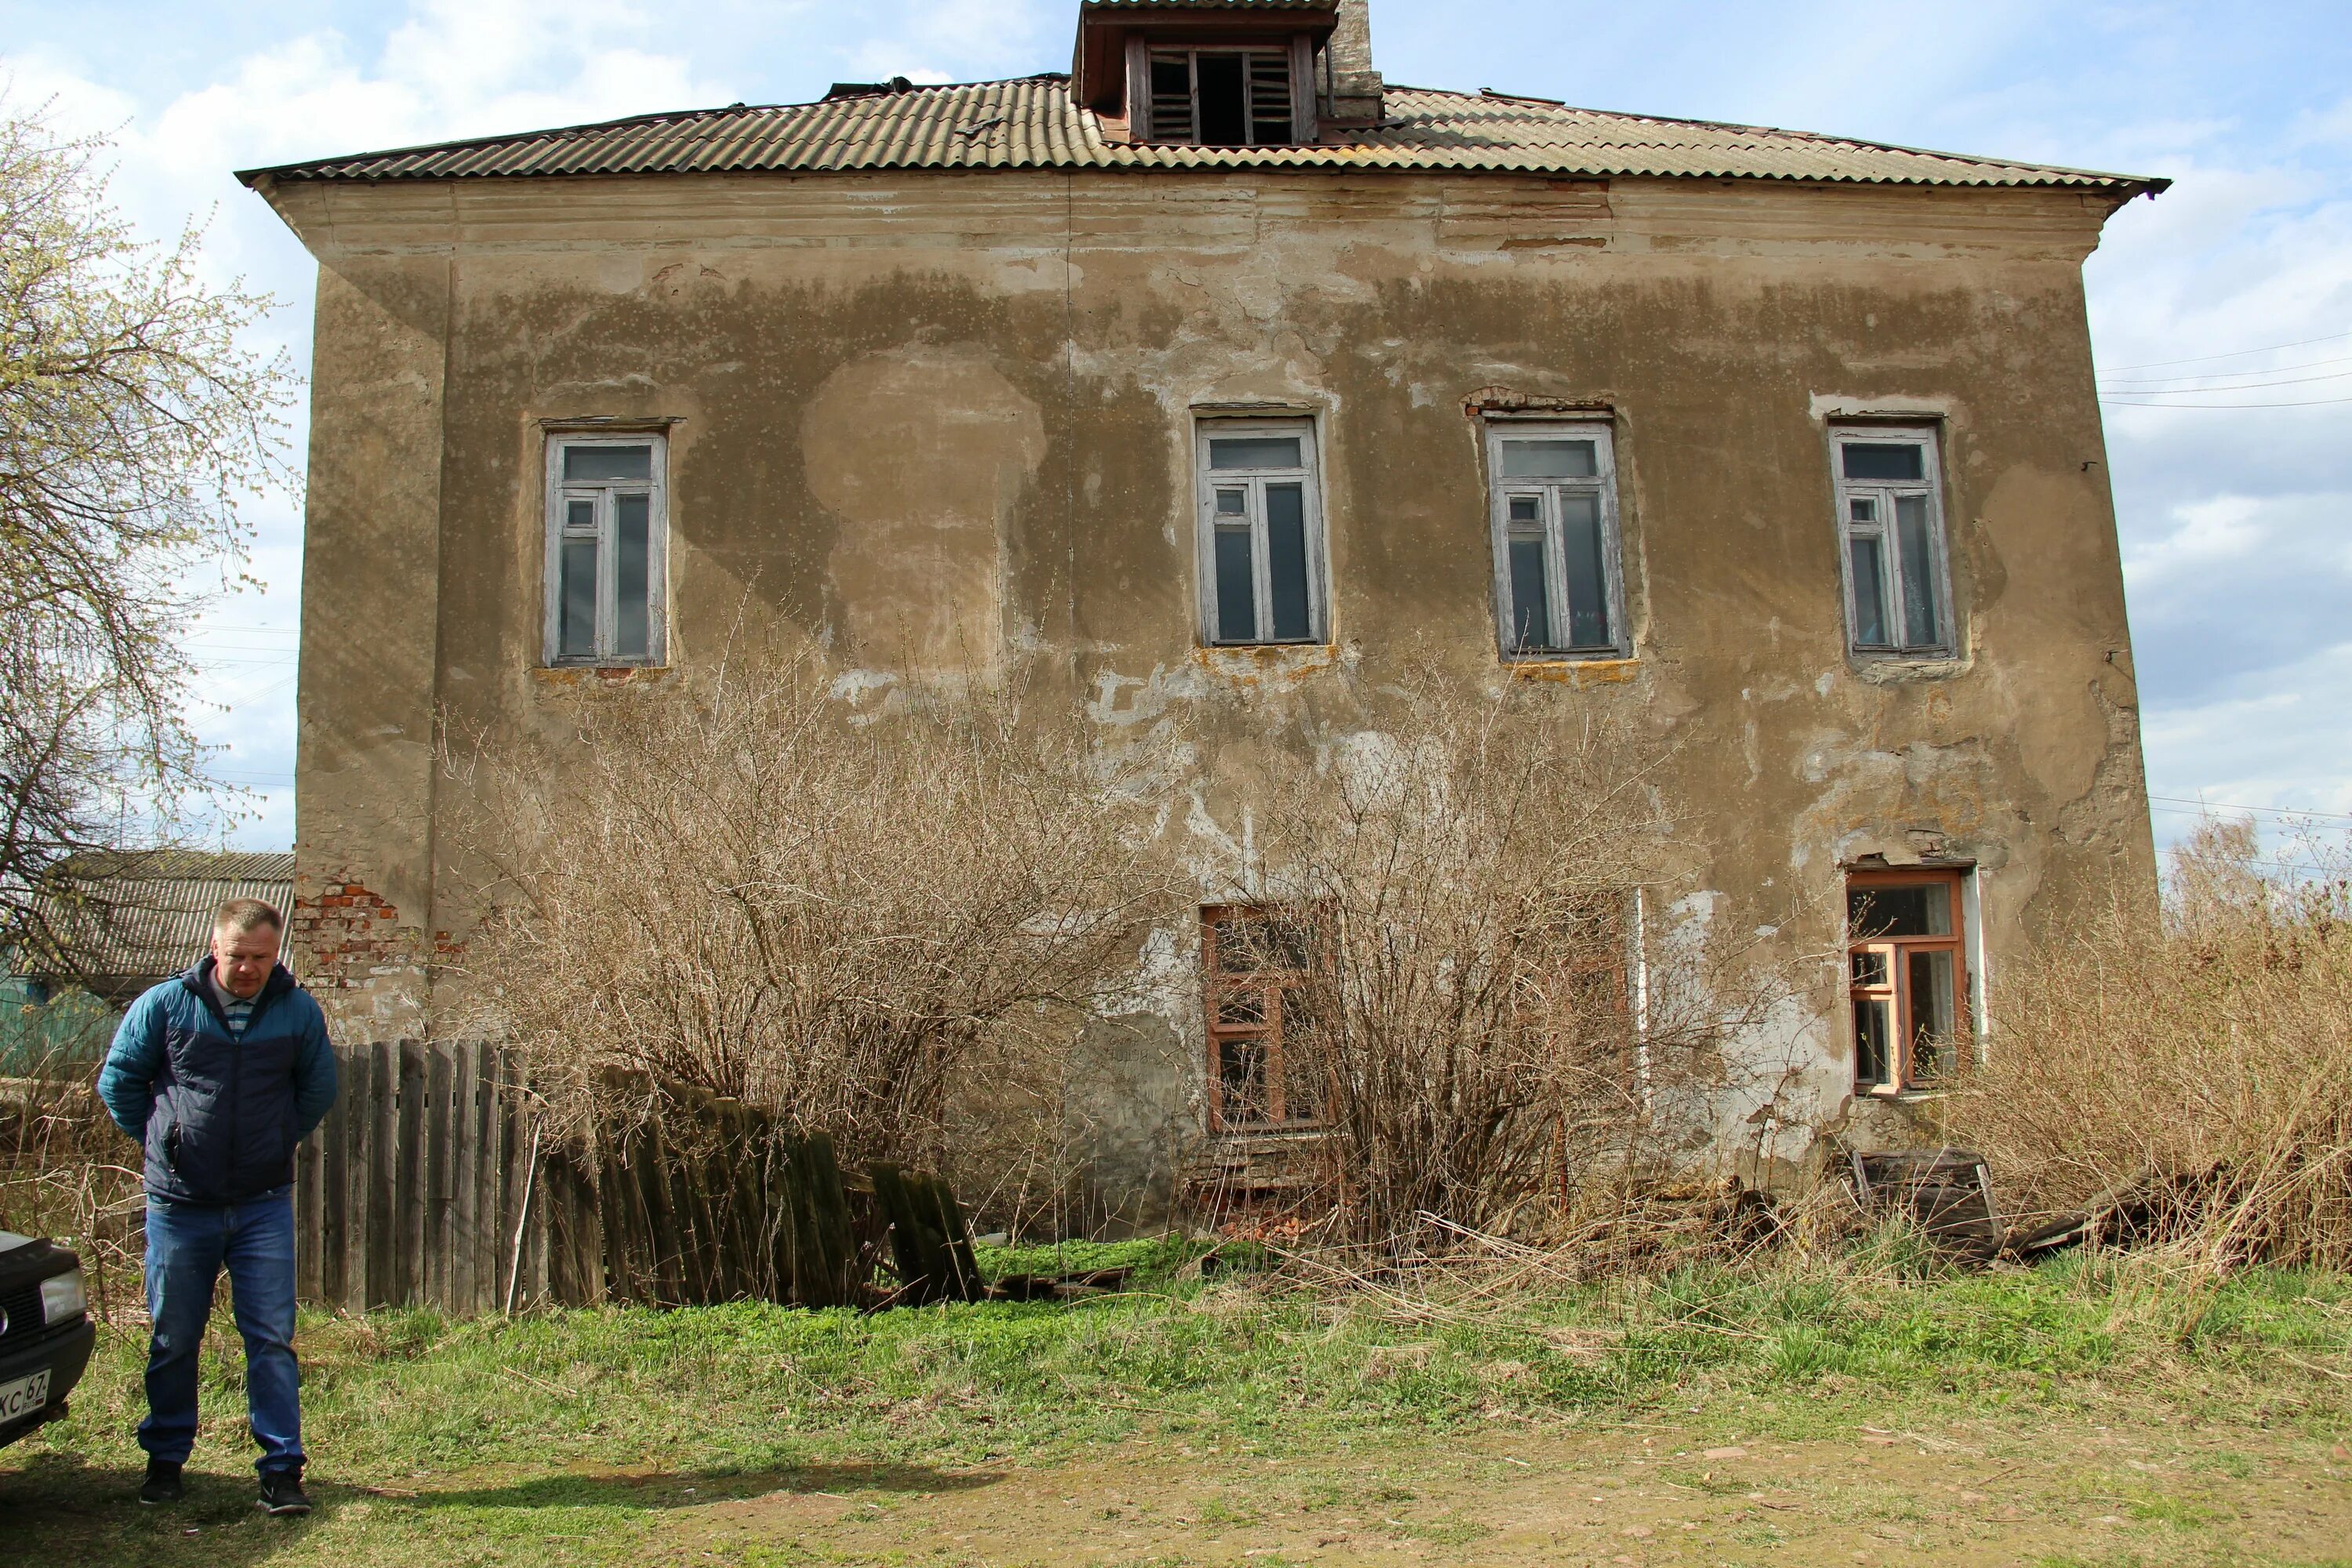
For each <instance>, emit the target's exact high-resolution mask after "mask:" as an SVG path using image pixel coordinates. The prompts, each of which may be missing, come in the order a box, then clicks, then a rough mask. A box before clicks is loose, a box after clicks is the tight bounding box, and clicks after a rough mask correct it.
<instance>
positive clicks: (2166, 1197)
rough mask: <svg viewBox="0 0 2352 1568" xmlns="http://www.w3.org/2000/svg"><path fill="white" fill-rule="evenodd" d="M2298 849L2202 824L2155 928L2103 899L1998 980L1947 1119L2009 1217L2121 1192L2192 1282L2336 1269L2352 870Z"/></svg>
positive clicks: (2351, 1261) (2348, 1239) (2346, 1224)
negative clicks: (1983, 1053)
mask: <svg viewBox="0 0 2352 1568" xmlns="http://www.w3.org/2000/svg"><path fill="white" fill-rule="evenodd" d="M2294 858H2295V859H2297V860H2298V861H2300V862H2301V863H2302V864H2301V867H2300V868H2297V869H2295V870H2294V871H2292V872H2290V871H2283V870H2282V869H2280V868H2278V867H2277V866H2276V865H2275V864H2274V863H2272V862H2268V861H2266V860H2265V858H2264V857H2263V854H2262V851H2261V847H2260V845H2259V842H2258V839H2257V837H2256V835H2255V832H2254V829H2253V828H2252V826H2251V825H2250V824H2247V823H2243V822H2237V821H2212V822H2209V823H2207V824H2206V825H2204V826H2203V827H2202V828H2201V829H2200V831H2198V832H2197V833H2195V834H2193V835H2192V836H2190V837H2189V838H2188V839H2186V840H2184V841H2183V842H2182V843H2181V844H2180V845H2179V847H2177V848H2176V849H2175V851H2174V853H2173V858H2172V864H2171V874H2170V876H2169V877H2168V889H2167V895H2168V896H2167V900H2166V904H2165V908H2164V910H2163V912H2162V916H2161V918H2160V920H2158V919H2150V918H2147V917H2146V916H2144V915H2142V914H2140V913H2139V912H2137V911H2134V910H2110V911H2108V912H2105V913H2104V914H2102V915H2100V916H2099V917H2097V918H2095V919H2094V920H2092V921H2089V922H2088V923H2087V924H2085V925H2084V926H2083V927H2081V928H2080V929H2077V930H2075V931H2070V932H2068V933H2065V934H2064V935H2063V936H2059V937H2055V938H2053V939H2051V940H2048V941H2045V942H2043V943H2042V945H2040V946H2039V947H2038V948H2037V949H2035V950H2034V951H2032V952H2030V953H2029V954H2027V955H2025V957H2024V959H2023V960H2022V962H2020V963H2013V964H2011V965H2009V966H2007V967H2006V969H2005V970H2004V971H2003V972H2001V973H1999V974H1997V975H1996V981H1997V985H1996V989H1995V992H1994V994H1993V998H1992V1010H1993V1016H1994V1018H1995V1020H1996V1023H1997V1032H1996V1033H1995V1035H1994V1037H1993V1039H1992V1042H1991V1047H1990V1051H1989V1052H1988V1053H1987V1057H1986V1059H1985V1061H1984V1062H1983V1063H1982V1064H1981V1065H1980V1066H1979V1067H1978V1068H1976V1069H1975V1070H1973V1071H1972V1072H1970V1073H1969V1074H1968V1075H1967V1076H1966V1077H1965V1078H1964V1079H1962V1080H1961V1082H1960V1084H1959V1086H1958V1093H1956V1094H1955V1095H1954V1097H1953V1098H1952V1099H1951V1100H1950V1101H1949V1102H1948V1125H1949V1130H1950V1132H1951V1135H1952V1136H1953V1137H1954V1138H1955V1139H1956V1140H1957V1141H1959V1142H1968V1143H1970V1144H1972V1145H1974V1146H1975V1147H1978V1148H1979V1149H1981V1150H1982V1151H1983V1152H1985V1153H1986V1154H1987V1155H1988V1156H1989V1157H1990V1160H1991V1162H1992V1169H1993V1171H1994V1173H1995V1177H1996V1180H1997V1181H1998V1183H1999V1184H2000V1195H2001V1198H2002V1200H2003V1206H2004V1207H2005V1208H2009V1209H2011V1210H2012V1211H2015V1212H2016V1213H2017V1214H2018V1215H2020V1216H2021V1217H2026V1218H2030V1217H2032V1216H2034V1215H2047V1214H2054V1213H2061V1212H2063V1211H2065V1210H2068V1209H2070V1208H2072V1207H2074V1205H2078V1204H2081V1203H2082V1202H2084V1199H2085V1198H2087V1197H2089V1196H2092V1195H2093V1194H2098V1193H2101V1192H2103V1191H2115V1190H2118V1189H2121V1190H2125V1191H2136V1192H2137V1193H2139V1194H2143V1195H2144V1198H2145V1202H2144V1204H2143V1205H2142V1209H2141V1212H2142V1214H2143V1215H2144V1217H2143V1218H2142V1219H2141V1220H2140V1221H2139V1223H2138V1232H2139V1234H2137V1236H2136V1237H2135V1238H2134V1239H2136V1240H2138V1241H2141V1242H2144V1243H2147V1244H2151V1245H2155V1246H2158V1247H2161V1248H2162V1249H2163V1250H2164V1251H2165V1252H2166V1254H2167V1255H2168V1257H2170V1258H2175V1259H2178V1260H2179V1262H2181V1263H2182V1264H2183V1265H2185V1266H2187V1267H2189V1268H2192V1269H2193V1270H2194V1271H2195V1272H2196V1273H2197V1274H2198V1275H2199V1276H2200V1277H2210V1275H2211V1274H2214V1273H2216V1272H2219V1271H2221V1270H2225V1269H2228V1268H2235V1267H2239V1266H2242V1265H2243V1264H2245V1263H2246V1262H2249V1261H2252V1260H2256V1259H2260V1260H2264V1261H2268V1262H2272V1263H2281V1264H2301V1265H2319V1266H2325V1267H2329V1268H2352V866H2347V864H2346V862H2345V859H2344V857H2343V854H2342V853H2341V851H2340V850H2331V849H2329V848H2327V847H2325V846H2320V845H2305V846H2303V847H2299V848H2298V849H2297V850H2296V852H2295V855H2294ZM2314 871H2316V874H2313V873H2314Z"/></svg>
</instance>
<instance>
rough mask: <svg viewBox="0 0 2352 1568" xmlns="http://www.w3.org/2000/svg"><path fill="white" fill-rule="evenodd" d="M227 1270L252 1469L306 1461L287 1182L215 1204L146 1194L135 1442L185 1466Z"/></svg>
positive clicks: (291, 1206)
mask: <svg viewBox="0 0 2352 1568" xmlns="http://www.w3.org/2000/svg"><path fill="white" fill-rule="evenodd" d="M223 1268H226V1269H227V1270H228V1284H229V1292H230V1295H231V1296H232V1298H233V1299H234V1301H235V1305H236V1331H237V1332H238V1333H239V1334H241V1335H243V1336H244V1338H245V1398H246V1405H247V1409H248V1410H249V1411H250V1412H251V1414H252V1418H253V1440H254V1441H255V1442H257V1443H258V1444H260V1445H261V1458H260V1459H259V1460H258V1461H257V1462H256V1464H255V1466H254V1468H256V1469H258V1470H260V1471H261V1472H262V1473H263V1474H264V1475H267V1474H268V1473H269V1472H270V1471H272V1470H299V1469H301V1468H302V1405H301V1396H300V1394H299V1391H298V1390H299V1375H298V1373H296V1371H295V1366H294V1196H293V1194H292V1192H291V1191H290V1190H287V1189H281V1190H279V1191H278V1192H274V1193H269V1194H264V1195H263V1196H261V1197H257V1198H253V1199H250V1200H248V1201H247V1202H245V1203H241V1204H230V1205H225V1206H222V1207H217V1208H215V1207H212V1206H210V1205H197V1204H169V1203H163V1202H162V1201H160V1200H158V1199H155V1198H150V1199H148V1200H147V1313H148V1316H149V1317H150V1318H151V1319H152V1320H153V1322H154V1335H153V1338H152V1340H150V1342H149V1343H148V1349H147V1419H146V1420H144V1421H142V1422H141V1423H140V1424H139V1446H140V1447H142V1448H144V1449H146V1450H147V1452H148V1453H149V1454H150V1455H151V1456H152V1457H153V1458H158V1459H166V1460H169V1461H171V1462H172V1463H173V1464H185V1463H186V1462H187V1458H188V1450H189V1448H190V1447H193V1446H194V1443H195V1440H196V1373H197V1371H198V1367H197V1360H198V1356H199V1355H200V1353H201V1352H202V1351H203V1349H204V1343H205V1323H206V1322H207V1321H210V1320H211V1318H212V1315H213V1285H214V1282H215V1280H216V1279H218V1278H219V1276H220V1271H221V1270H222V1269H223Z"/></svg>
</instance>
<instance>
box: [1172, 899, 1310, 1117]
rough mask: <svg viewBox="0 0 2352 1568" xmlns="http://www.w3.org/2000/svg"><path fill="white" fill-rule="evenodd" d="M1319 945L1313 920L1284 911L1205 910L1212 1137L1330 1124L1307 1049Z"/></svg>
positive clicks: (1203, 947) (1213, 907) (1203, 938)
mask: <svg viewBox="0 0 2352 1568" xmlns="http://www.w3.org/2000/svg"><path fill="white" fill-rule="evenodd" d="M1316 945H1317V944H1316V942H1315V937H1314V933H1313V929H1312V927H1311V926H1310V925H1309V923H1308V922H1307V921H1305V920H1303V919H1301V918H1300V917H1299V915H1298V913H1297V910H1289V909H1286V908H1283V907H1282V906H1279V905H1260V904H1214V905H1211V906H1210V907H1209V908H1207V909H1204V910H1202V911H1201V965H1202V996H1203V1000H1204V1002H1205V1004H1206V1005H1207V1008H1208V1036H1209V1125H1210V1128H1211V1130H1212V1131H1218V1132H1247V1131H1273V1130H1281V1129H1290V1128H1305V1127H1313V1126H1316V1125H1318V1124H1319V1123H1321V1122H1322V1121H1324V1120H1325V1118H1326V1116H1327V1114H1328V1104H1329V1095H1328V1089H1327V1088H1326V1086H1324V1085H1322V1084H1321V1083H1320V1082H1318V1073H1317V1071H1316V1069H1315V1067H1314V1064H1313V1063H1312V1061H1311V1060H1310V1059H1309V1057H1308V1053H1307V1050H1306V1049H1305V1048H1304V1043H1305V1040H1306V1037H1307V1034H1308V1032H1309V1030H1310V1029H1311V1027H1312V1016H1313V1015H1312V1012H1311V1008H1312V999H1311V997H1310V996H1309V994H1308V980H1309V977H1310V975H1311V974H1312V973H1313V970H1314V967H1315V962H1316ZM1286 1047H1287V1048H1286Z"/></svg>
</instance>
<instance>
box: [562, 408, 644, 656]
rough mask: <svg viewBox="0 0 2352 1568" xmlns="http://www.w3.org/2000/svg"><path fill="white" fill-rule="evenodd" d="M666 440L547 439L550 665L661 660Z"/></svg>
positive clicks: (621, 438) (620, 438)
mask: <svg viewBox="0 0 2352 1568" xmlns="http://www.w3.org/2000/svg"><path fill="white" fill-rule="evenodd" d="M667 446H668V444H667V442H666V441H665V440H663V438H662V437H659V436H657V435H630V436H603V435H598V436H557V437H550V439H549V441H548V448H547V498H548V501H547V506H548V516H547V661H548V663H550V664H585V665H656V664H659V663H661V662H662V658H663V652H664V648H663V645H664V633H665V629H666V628H665V626H664V624H663V623H664V615H663V610H664V603H665V598H666V595H665V593H664V584H665V578H666V556H667V549H666V541H665V539H664V534H665V531H666V524H667V508H666V506H665V504H664V501H665V497H664V491H665V488H666V487H665V484H664V473H665V468H666V466H667Z"/></svg>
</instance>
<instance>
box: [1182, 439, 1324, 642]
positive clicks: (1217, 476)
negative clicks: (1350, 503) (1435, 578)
mask: <svg viewBox="0 0 2352 1568" xmlns="http://www.w3.org/2000/svg"><path fill="white" fill-rule="evenodd" d="M1294 436H1295V437H1297V438H1298V441H1299V448H1298V449H1299V454H1300V456H1301V458H1303V459H1304V461H1303V462H1302V463H1301V465H1300V466H1299V467H1297V468H1210V466H1209V458H1210V445H1209V444H1210V442H1211V441H1213V440H1218V441H1228V440H1234V439H1236V438H1239V439H1247V438H1249V437H1276V438H1284V437H1294ZM1192 461H1193V468H1194V472H1195V473H1196V474H1197V475H1198V476H1199V485H1198V488H1197V491H1196V494H1195V496H1194V511H1195V514H1196V519H1197V521H1196V526H1195V529H1194V533H1195V539H1194V553H1195V556H1196V560H1195V563H1194V570H1195V572H1196V574H1198V580H1199V582H1200V594H1199V599H1200V609H1201V626H1200V631H1201V641H1202V645H1203V646H1204V647H1316V646H1318V645H1321V644H1325V643H1328V642H1329V641H1330V640H1331V609H1330V600H1331V595H1330V587H1329V584H1330V576H1329V568H1328V559H1327V555H1326V550H1325V537H1324V524H1323V485H1322V470H1323V461H1322V449H1321V443H1320V441H1319V440H1318V435H1317V431H1316V428H1315V421H1314V419H1313V418H1311V417H1308V418H1290V419H1223V418H1203V419H1196V420H1195V421H1194V422H1193V447H1192ZM1294 480H1295V481H1297V483H1298V485H1299V487H1300V489H1301V493H1302V498H1303V507H1304V515H1303V518H1302V522H1303V524H1304V527H1305V529H1306V545H1307V635H1306V636H1305V637H1276V636H1275V635H1274V568H1273V562H1272V558H1271V557H1272V551H1271V549H1270V547H1269V535H1270V530H1269V528H1268V526H1267V520H1266V514H1265V487H1266V486H1267V485H1268V484H1286V483H1289V482H1292V481H1294ZM1220 489H1246V490H1247V491H1248V494H1249V501H1248V510H1247V512H1246V513H1245V514H1244V515H1245V516H1246V519H1247V523H1248V528H1249V533H1250V569H1251V583H1252V589H1251V613H1252V626H1253V628H1254V630H1255V633H1256V635H1255V636H1253V637H1223V636H1220V635H1219V632H1220V627H1219V624H1218V623H1219V616H1218V614H1217V609H1218V605H1217V530H1218V512H1217V492H1218V491H1219V490H1220Z"/></svg>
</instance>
